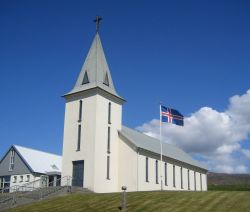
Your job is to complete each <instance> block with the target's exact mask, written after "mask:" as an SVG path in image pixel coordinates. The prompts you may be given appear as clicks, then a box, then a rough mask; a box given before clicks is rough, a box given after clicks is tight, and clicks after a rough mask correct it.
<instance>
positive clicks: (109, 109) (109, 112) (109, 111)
mask: <svg viewBox="0 0 250 212" xmlns="http://www.w3.org/2000/svg"><path fill="white" fill-rule="evenodd" d="M108 123H109V124H111V102H109V108H108Z"/></svg>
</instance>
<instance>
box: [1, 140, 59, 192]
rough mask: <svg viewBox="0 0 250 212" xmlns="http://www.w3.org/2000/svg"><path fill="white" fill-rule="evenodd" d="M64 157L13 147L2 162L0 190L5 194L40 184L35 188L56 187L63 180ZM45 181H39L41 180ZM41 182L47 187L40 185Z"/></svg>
mask: <svg viewBox="0 0 250 212" xmlns="http://www.w3.org/2000/svg"><path fill="white" fill-rule="evenodd" d="M61 166H62V157H61V156H59V155H55V154H51V153H47V152H43V151H39V150H35V149H31V148H27V147H22V146H18V145H12V146H11V147H10V148H9V150H8V151H7V152H6V154H5V155H4V156H3V158H2V159H1V161H0V190H1V189H6V190H5V191H4V192H8V191H10V192H11V191H12V189H14V188H17V187H20V186H25V185H27V184H29V183H31V182H36V181H37V182H39V183H37V184H34V185H33V186H36V187H41V186H49V185H50V186H52V185H53V186H54V185H55V183H58V179H60V178H61ZM42 178H43V179H44V180H43V181H39V180H40V179H42ZM40 182H43V183H45V184H46V185H40Z"/></svg>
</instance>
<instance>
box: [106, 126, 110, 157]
mask: <svg viewBox="0 0 250 212" xmlns="http://www.w3.org/2000/svg"><path fill="white" fill-rule="evenodd" d="M107 152H108V153H110V127H108V145H107Z"/></svg>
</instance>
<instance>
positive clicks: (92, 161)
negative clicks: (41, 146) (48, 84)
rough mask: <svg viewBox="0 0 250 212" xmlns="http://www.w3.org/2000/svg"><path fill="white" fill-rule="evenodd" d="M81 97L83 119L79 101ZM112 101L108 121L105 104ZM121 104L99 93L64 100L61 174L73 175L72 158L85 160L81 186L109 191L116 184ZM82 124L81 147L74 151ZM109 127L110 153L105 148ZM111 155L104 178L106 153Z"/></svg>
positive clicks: (113, 188) (115, 188)
mask: <svg viewBox="0 0 250 212" xmlns="http://www.w3.org/2000/svg"><path fill="white" fill-rule="evenodd" d="M80 100H82V121H81V123H79V122H78V119H79V101H80ZM109 102H111V124H109V123H108V105H109ZM121 114H122V113H121V105H120V104H118V103H115V102H113V101H111V100H109V99H107V98H104V97H103V96H101V95H98V94H97V95H92V96H88V97H79V98H77V99H74V100H73V101H69V102H67V103H66V108H65V124H64V142H63V161H62V164H63V165H62V177H65V176H71V177H72V169H73V165H72V161H78V160H84V182H83V186H84V187H86V188H88V189H90V190H92V191H95V192H112V191H116V190H117V187H118V142H119V141H118V130H120V129H121V119H122V116H121ZM79 124H81V127H82V130H81V148H80V151H76V148H77V138H78V125H79ZM108 127H110V150H111V151H110V153H108V152H107V139H108ZM108 155H109V156H110V179H107V156H108Z"/></svg>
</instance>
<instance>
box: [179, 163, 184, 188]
mask: <svg viewBox="0 0 250 212" xmlns="http://www.w3.org/2000/svg"><path fill="white" fill-rule="evenodd" d="M180 172H181V189H183V188H184V187H183V168H182V167H181V168H180Z"/></svg>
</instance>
